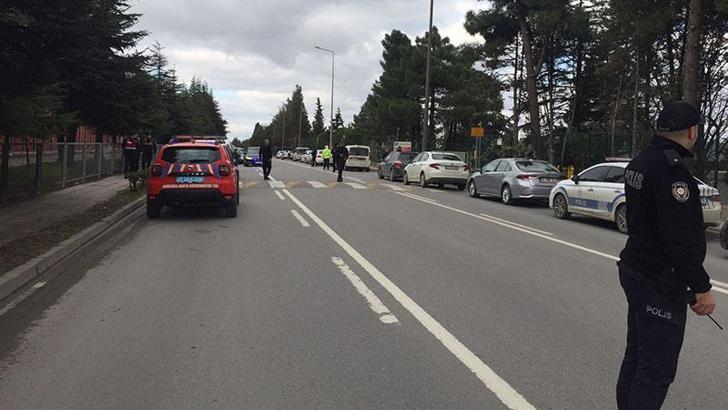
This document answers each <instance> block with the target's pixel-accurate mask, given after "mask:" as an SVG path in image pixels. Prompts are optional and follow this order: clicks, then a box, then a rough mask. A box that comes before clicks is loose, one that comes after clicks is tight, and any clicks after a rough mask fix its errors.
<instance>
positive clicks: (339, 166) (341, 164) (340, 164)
mask: <svg viewBox="0 0 728 410" xmlns="http://www.w3.org/2000/svg"><path fill="white" fill-rule="evenodd" d="M335 166H336V171H337V172H338V173H339V176H338V178H336V180H337V181H339V182H341V181H343V178H342V176H341V174H342V173H343V172H344V166H346V163H345V162H336V163H335Z"/></svg>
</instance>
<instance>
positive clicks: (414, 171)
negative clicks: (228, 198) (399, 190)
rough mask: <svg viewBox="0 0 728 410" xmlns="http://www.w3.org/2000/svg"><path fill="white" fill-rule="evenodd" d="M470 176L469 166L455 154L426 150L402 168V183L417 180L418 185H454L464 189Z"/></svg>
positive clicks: (407, 183) (406, 183)
mask: <svg viewBox="0 0 728 410" xmlns="http://www.w3.org/2000/svg"><path fill="white" fill-rule="evenodd" d="M468 177H470V167H468V165H467V164H466V163H465V162H463V160H462V159H461V158H460V157H459V156H457V155H456V154H452V153H449V152H432V151H426V152H421V153H420V154H418V155H417V156H416V157H414V159H412V162H410V163H409V164H408V165H407V166H406V167H405V168H404V184H405V185H409V184H410V183H411V182H413V181H419V183H420V186H422V187H427V186H429V185H439V186H443V185H446V184H451V185H456V186H457V187H458V189H461V190H462V189H465V184H466V183H467V182H468Z"/></svg>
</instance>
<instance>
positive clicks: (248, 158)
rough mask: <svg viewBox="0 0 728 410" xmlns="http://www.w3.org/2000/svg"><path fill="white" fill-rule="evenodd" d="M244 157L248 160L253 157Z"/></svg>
mask: <svg viewBox="0 0 728 410" xmlns="http://www.w3.org/2000/svg"><path fill="white" fill-rule="evenodd" d="M245 159H247V160H248V161H250V160H251V159H253V158H250V157H245Z"/></svg>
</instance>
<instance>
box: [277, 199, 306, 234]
mask: <svg viewBox="0 0 728 410" xmlns="http://www.w3.org/2000/svg"><path fill="white" fill-rule="evenodd" d="M276 192H278V191H276ZM291 214H293V217H294V218H296V219H298V222H300V223H301V225H302V226H303V227H304V228H308V227H309V226H311V225H310V224H309V223H308V221H307V220H305V219H303V217H302V216H301V214H299V213H298V211H296V210H295V209H291Z"/></svg>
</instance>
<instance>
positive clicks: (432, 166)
mask: <svg viewBox="0 0 728 410" xmlns="http://www.w3.org/2000/svg"><path fill="white" fill-rule="evenodd" d="M430 167H431V168H435V169H440V164H430Z"/></svg>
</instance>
